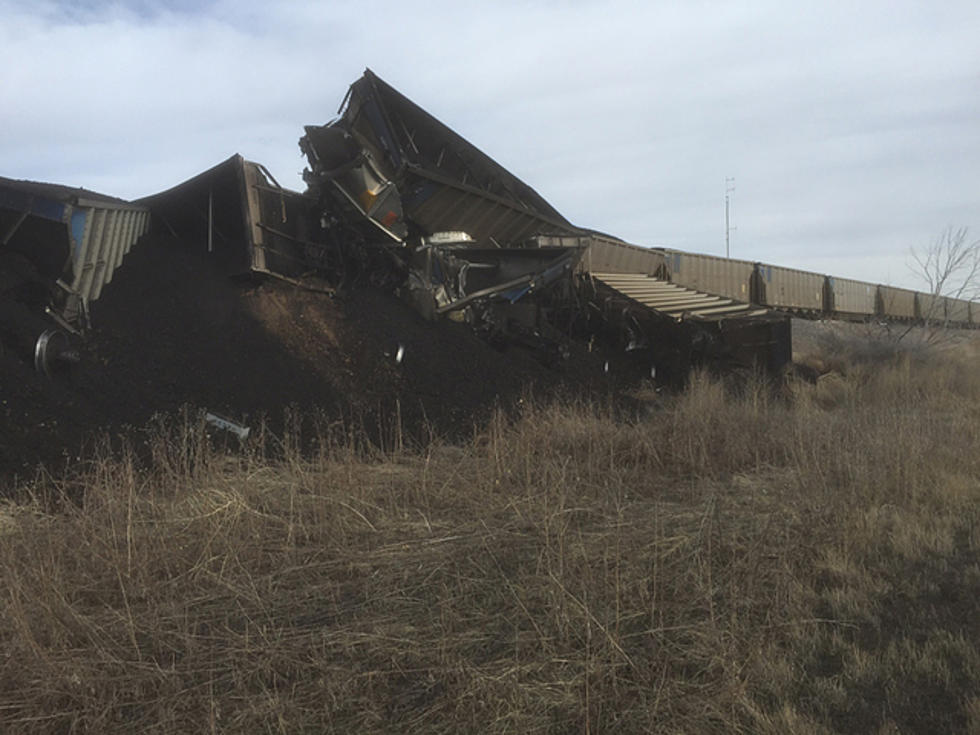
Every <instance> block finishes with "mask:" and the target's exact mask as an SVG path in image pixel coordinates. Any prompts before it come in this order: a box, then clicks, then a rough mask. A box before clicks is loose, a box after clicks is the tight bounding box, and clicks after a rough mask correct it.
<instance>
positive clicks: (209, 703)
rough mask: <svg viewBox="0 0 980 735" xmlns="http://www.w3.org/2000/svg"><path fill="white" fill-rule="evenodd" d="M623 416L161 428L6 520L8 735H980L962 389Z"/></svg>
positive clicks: (564, 408)
mask: <svg viewBox="0 0 980 735" xmlns="http://www.w3.org/2000/svg"><path fill="white" fill-rule="evenodd" d="M641 405H642V406H643V409H642V412H641V414H642V415H639V416H635V417H632V418H629V419H624V418H623V417H622V416H621V415H619V414H620V412H619V411H617V410H615V409H614V407H612V406H608V405H596V404H575V403H569V402H565V403H562V404H554V405H547V406H538V405H534V404H533V402H530V401H529V402H528V404H527V405H526V408H525V410H524V411H523V413H522V414H521V415H520V416H519V417H517V418H516V419H514V418H510V419H508V418H506V417H504V416H503V415H500V416H497V418H496V419H495V420H493V421H492V422H491V423H490V424H489V425H488V426H486V427H485V429H484V430H482V431H481V432H479V433H478V435H477V436H476V437H475V438H474V439H473V440H472V441H471V442H469V443H467V444H465V445H462V446H453V445H446V444H443V443H441V442H439V441H438V440H433V441H432V442H431V443H429V444H428V445H426V446H421V447H408V446H403V445H402V444H401V442H399V441H398V437H397V433H395V432H393V433H392V441H391V442H389V446H388V447H386V448H383V449H379V448H377V447H376V446H369V445H367V444H366V443H363V442H361V441H359V439H358V437H357V435H356V433H355V432H351V431H346V430H345V429H344V428H343V427H338V426H327V425H325V426H323V428H322V430H321V431H320V441H319V444H318V449H317V450H315V451H313V452H312V453H310V452H300V451H299V450H298V449H297V446H296V445H297V442H296V440H295V437H292V438H288V440H286V441H282V440H276V439H274V438H273V437H262V436H259V437H258V439H257V440H256V441H255V442H254V443H253V445H252V446H251V448H249V449H248V450H247V451H245V452H224V451H218V450H216V449H214V448H212V445H211V443H210V442H209V441H208V440H207V438H206V437H205V432H204V427H203V426H202V425H200V424H198V423H195V422H194V421H193V420H184V421H183V422H180V421H178V422H176V423H175V424H172V425H166V424H158V425H156V427H155V428H153V429H152V430H150V436H149V442H150V446H151V448H152V459H151V460H150V461H139V462H138V461H137V460H136V458H135V456H134V454H133V453H132V452H125V451H123V452H119V451H115V452H109V451H106V452H104V453H102V455H101V456H98V457H96V458H95V459H93V460H91V461H89V462H87V463H86V464H84V466H81V467H79V468H78V469H77V470H76V471H75V472H73V473H72V474H70V475H68V476H66V477H60V478H52V477H40V478H39V479H38V480H37V481H36V482H35V483H33V485H31V486H30V487H28V488H25V490H24V493H25V499H23V500H21V501H20V502H16V503H14V502H11V503H9V504H8V505H7V506H5V507H4V509H3V512H2V515H0V620H2V621H3V622H2V624H0V625H2V627H0V641H2V645H0V730H3V731H4V732H206V731H207V732H391V731H412V732H416V731H424V732H461V731H462V732H466V731H471V732H477V731H479V732H505V731H506V732H569V731H578V732H595V733H598V732H645V731H663V732H690V733H706V732H718V733H722V732H724V733H728V732H747V733H748V732H751V733H757V732H763V733H764V732H771V733H787V732H790V733H833V732H871V733H874V732H880V733H885V732H909V733H933V732H957V731H958V732H968V731H972V732H976V731H978V730H980V696H978V695H977V692H978V691H980V653H978V652H980V625H978V623H977V621H978V620H980V562H978V559H980V554H978V549H980V375H978V373H977V370H976V368H975V366H973V365H969V364H967V363H964V362H958V361H956V360H954V359H951V358H943V359H942V360H939V359H925V360H924V359H921V358H918V357H913V356H909V355H905V356H900V357H899V358H896V359H892V360H889V361H885V362H878V363H868V364H860V365H854V366H853V367H852V368H851V369H849V370H848V371H847V373H846V374H832V375H829V376H826V377H825V378H824V379H822V380H821V381H819V382H818V383H817V384H816V385H809V384H799V385H791V386H790V387H789V388H788V389H787V390H786V391H785V392H784V393H779V394H776V393H774V392H773V391H772V390H771V389H770V387H768V386H766V385H765V384H763V383H762V382H757V381H748V383H747V384H746V385H742V386H741V387H739V388H731V387H726V386H724V385H722V384H721V383H719V382H717V381H715V380H712V379H710V378H708V377H707V376H703V375H699V376H695V377H694V379H693V380H692V382H691V386H690V388H689V389H688V390H687V391H686V392H685V393H683V394H680V395H678V396H674V397H668V398H664V397H661V396H651V399H650V400H649V401H641ZM274 441H278V442H279V446H278V447H277V449H278V453H279V455H280V457H281V459H279V460H276V461H269V460H267V459H263V457H265V456H268V452H266V451H265V449H267V448H268V447H267V446H266V445H268V444H269V443H272V442H274Z"/></svg>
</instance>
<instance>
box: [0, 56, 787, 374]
mask: <svg viewBox="0 0 980 735" xmlns="http://www.w3.org/2000/svg"><path fill="white" fill-rule="evenodd" d="M299 145H300V148H301V150H302V151H303V153H304V154H305V155H306V157H307V159H308V161H309V168H308V169H307V170H306V171H305V172H304V179H305V181H306V184H307V187H308V188H307V191H306V192H303V193H300V192H295V191H290V190H287V189H284V188H283V187H281V186H280V185H279V184H278V182H276V180H275V179H274V177H273V176H272V175H271V174H270V173H269V172H268V171H267V170H266V169H265V168H264V167H263V166H262V165H261V164H259V163H255V162H252V161H248V160H245V159H244V158H242V157H241V156H239V155H235V156H232V157H231V158H229V159H228V160H226V161H224V162H223V163H220V164H218V165H217V166H215V167H214V168H212V169H210V170H208V171H205V172H203V173H201V174H200V175H198V176H196V177H194V178H192V179H190V180H188V181H186V182H184V183H182V184H180V185H178V186H176V187H174V188H172V189H169V190H167V191H164V192H161V193H159V194H155V195H153V196H150V197H146V198H144V199H141V200H138V201H136V202H133V203H129V202H123V201H121V200H116V199H112V198H110V197H102V196H99V195H95V194H93V193H91V192H84V191H82V190H70V189H65V188H64V187H55V186H51V185H38V184H32V183H29V182H17V181H10V180H0V237H2V238H3V239H2V240H0V254H2V255H3V256H4V257H2V258H0V277H2V280H0V290H2V293H0V304H3V309H4V313H3V314H2V315H0V324H2V325H4V326H3V327H2V329H0V342H3V343H7V344H9V345H11V346H12V347H13V349H15V350H20V351H21V352H23V353H30V356H31V357H32V359H33V360H34V361H35V364H36V365H37V367H38V369H39V370H42V371H43V372H47V373H52V372H54V371H55V369H56V368H57V366H59V365H63V364H66V363H69V362H71V361H73V360H75V359H77V352H75V351H74V350H72V348H71V344H72V338H70V337H69V335H81V334H83V333H84V331H85V328H86V327H87V325H88V317H87V314H88V308H87V307H88V304H89V302H91V301H94V300H96V299H98V297H99V294H100V292H101V289H102V287H103V286H104V285H105V284H107V283H108V282H109V281H110V280H111V278H112V276H113V274H114V272H115V270H116V268H117V267H118V266H119V265H120V264H121V263H122V260H123V257H124V256H125V254H126V253H127V252H128V251H129V249H130V248H131V247H133V246H134V244H136V242H137V241H138V239H139V237H140V236H142V235H143V234H145V233H146V232H148V231H150V230H151V229H152V230H153V231H157V232H160V233H169V234H171V235H173V236H175V237H177V238H180V239H182V240H185V241H190V242H197V243H200V244H201V247H202V250H203V249H204V245H205V243H206V249H207V251H208V253H209V257H212V258H214V259H215V260H216V261H217V262H219V263H220V264H221V265H222V268H223V269H224V270H225V271H226V272H227V273H228V274H229V275H232V274H244V273H258V274H267V275H269V276H273V277H277V278H282V279H286V280H289V281H291V282H293V283H295V284H297V285H298V286H301V287H305V288H313V289H318V290H325V291H329V292H332V291H335V290H342V289H346V288H351V287H355V286H357V285H359V284H371V285H374V286H377V287H381V288H386V289H392V290H395V291H397V292H398V293H399V294H400V295H401V296H402V297H403V298H404V299H405V300H406V301H408V302H409V303H410V304H412V305H413V306H414V307H415V309H417V310H418V312H419V313H420V314H422V315H423V316H424V317H425V318H427V319H439V318H449V319H454V320H458V321H464V322H466V323H467V324H469V325H470V326H471V327H472V328H473V329H474V330H475V331H476V332H478V333H479V334H481V335H482V336H483V337H485V338H486V339H487V340H489V341H490V342H492V343H494V344H498V345H504V344H508V343H518V344H522V345H524V346H526V347H530V348H532V349H534V350H535V351H537V352H538V354H539V355H540V356H541V357H542V359H543V360H545V361H546V362H549V363H554V362H558V361H560V360H561V359H562V358H564V357H567V355H568V354H569V353H568V349H567V346H568V345H569V342H570V340H574V339H580V340H582V341H584V342H587V343H589V344H590V345H595V344H601V345H603V346H604V348H606V349H610V348H612V349H616V350H622V351H626V352H628V353H630V354H631V355H632V356H633V357H634V358H635V362H636V365H637V366H638V369H639V370H641V371H647V372H650V371H656V372H658V374H659V377H660V378H663V377H664V376H667V377H668V378H670V379H681V378H682V376H683V375H685V374H686V372H687V371H688V369H689V368H690V366H691V365H692V364H695V363H699V362H705V361H713V360H723V361H728V362H735V363H739V364H744V365H757V366H762V367H764V368H766V369H769V370H772V371H777V370H779V369H780V368H781V367H782V366H783V365H785V364H786V363H787V362H788V361H789V360H790V327H789V318H788V316H786V315H785V314H779V313H776V312H773V311H770V310H768V309H765V308H760V307H758V306H753V305H751V303H750V298H749V297H748V296H747V295H744V287H743V295H742V297H741V298H738V297H737V296H738V294H736V295H735V296H736V297H734V298H733V297H725V296H720V295H717V294H715V295H712V294H710V293H706V292H704V291H701V290H698V289H697V288H689V287H685V286H684V285H680V284H678V283H675V282H671V281H670V273H671V272H670V268H669V267H668V265H669V260H670V259H669V257H668V256H667V255H665V251H663V250H650V249H646V248H639V247H636V246H632V245H628V244H626V243H623V242H621V241H619V240H616V239H615V238H611V237H608V236H605V235H601V234H599V233H596V232H593V231H589V230H585V229H582V228H579V227H576V226H574V225H572V224H571V223H570V222H568V220H566V219H565V218H564V217H562V216H561V214H559V213H558V212H557V211H556V210H555V209H554V208H553V207H552V206H551V205H550V204H548V202H546V201H545V200H544V199H543V198H542V197H541V196H540V195H539V194H538V193H537V192H535V191H534V190H533V189H532V188H531V187H529V186H528V185H527V184H525V183H524V182H522V181H520V180H519V179H518V178H517V177H515V176H514V175H513V174H511V173H510V172H508V171H507V170H505V169H504V168H503V167H501V166H500V165H499V164H497V163H496V162H494V161H493V160H492V159H491V158H489V157H488V156H487V155H485V154H484V153H482V152H481V151H480V150H478V149H477V148H476V147H474V146H473V145H471V144H470V143H468V142H467V141H466V140H464V139H463V138H462V137H460V136H459V135H457V134H456V133H455V132H453V131H452V130H450V129H449V128H448V127H446V126H445V125H443V124H442V123H440V122H439V121H438V120H436V119H435V118H434V117H432V116H431V115H429V114H428V113H427V112H425V111H424V110H423V109H421V108H420V107H418V106H417V105H415V104H414V103H413V102H411V101H410V100H408V99H407V98H406V97H404V96H403V95H401V94H400V93H398V92H397V91H396V90H395V89H393V88H392V87H391V86H389V85H388V84H386V83H385V82H383V81H382V80H381V79H379V78H378V77H377V76H376V75H375V74H373V73H372V72H371V71H370V70H368V71H366V72H365V74H364V76H363V77H361V78H360V79H358V80H357V81H356V82H354V84H353V85H352V86H351V87H350V90H349V92H348V94H347V96H346V98H345V99H344V102H343V104H342V105H341V111H340V114H339V116H338V117H337V118H336V119H335V120H333V121H332V122H330V123H328V124H326V125H321V126H307V127H306V128H305V134H304V135H303V137H302V138H301V139H300V141H299ZM14 312H16V313H14ZM28 317H29V318H28ZM24 334H26V335H27V338H26V339H25V338H24ZM35 337H36V338H35ZM42 342H43V344H42Z"/></svg>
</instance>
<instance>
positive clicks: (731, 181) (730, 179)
mask: <svg viewBox="0 0 980 735" xmlns="http://www.w3.org/2000/svg"><path fill="white" fill-rule="evenodd" d="M733 191H735V177H734V176H726V177H725V257H726V258H731V257H732V253H731V237H732V230H735V229H738V228H737V227H731V226H730V224H729V223H730V222H731V218H730V216H729V203H730V199H731V197H730V196H729V195H730V194H731V193H732V192H733Z"/></svg>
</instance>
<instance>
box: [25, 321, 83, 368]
mask: <svg viewBox="0 0 980 735" xmlns="http://www.w3.org/2000/svg"><path fill="white" fill-rule="evenodd" d="M73 362H78V360H77V358H76V357H75V354H74V352H73V350H72V349H71V344H70V343H69V341H68V335H67V334H65V333H64V332H62V331H61V330H60V329H46V330H44V331H43V332H42V333H41V336H40V337H38V338H37V343H36V344H35V345H34V369H35V370H37V371H38V372H39V373H43V374H44V375H47V376H48V377H49V378H50V377H53V376H54V375H55V374H56V373H57V372H58V371H59V370H63V369H64V368H65V367H66V365H68V364H70V363H73Z"/></svg>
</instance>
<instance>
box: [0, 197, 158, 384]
mask: <svg viewBox="0 0 980 735" xmlns="http://www.w3.org/2000/svg"><path fill="white" fill-rule="evenodd" d="M148 225H149V212H148V211H147V210H146V209H145V208H142V207H139V206H136V205H133V204H131V203H129V202H126V201H123V200H121V199H116V198H114V197H108V196H105V195H102V194H98V193H95V192H91V191H87V190H84V189H74V188H71V187H65V186H60V185H57V184H47V183H40V182H33V181H19V180H13V179H5V178H0V348H2V349H4V350H5V351H9V352H11V353H14V354H17V355H20V356H21V357H22V358H25V359H27V360H29V361H32V362H33V363H34V366H35V367H36V368H37V370H38V371H40V372H43V373H46V374H49V375H50V374H52V373H54V372H57V371H59V370H62V369H64V368H65V367H66V366H67V365H69V364H71V363H73V362H75V361H77V359H78V352H77V350H76V349H75V344H74V337H75V336H77V335H79V334H80V333H81V332H82V331H83V330H84V329H85V327H86V326H87V315H88V304H89V303H90V302H92V301H95V300H97V299H98V298H99V296H100V294H101V292H102V289H103V287H104V286H105V285H106V284H108V283H109V282H110V281H111V280H112V277H113V274H114V273H115V271H116V269H117V268H118V267H119V265H120V264H121V263H122V261H123V258H124V257H125V256H126V254H127V253H128V252H129V251H130V249H131V248H132V247H133V245H134V243H135V242H136V241H137V240H138V239H139V238H140V237H141V236H142V235H143V234H144V233H145V232H146V230H147V228H148Z"/></svg>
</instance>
